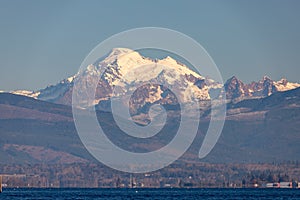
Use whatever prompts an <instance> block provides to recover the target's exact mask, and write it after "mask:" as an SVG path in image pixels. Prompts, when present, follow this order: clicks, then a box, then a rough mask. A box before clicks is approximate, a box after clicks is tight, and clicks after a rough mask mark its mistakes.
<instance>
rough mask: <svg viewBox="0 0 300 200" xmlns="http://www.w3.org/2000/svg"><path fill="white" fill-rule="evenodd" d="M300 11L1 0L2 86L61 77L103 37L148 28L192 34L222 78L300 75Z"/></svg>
mask: <svg viewBox="0 0 300 200" xmlns="http://www.w3.org/2000/svg"><path fill="white" fill-rule="evenodd" d="M299 10H300V1H298V0H294V1H292V0H290V1H289V0H286V1H282V0H278V1H277V0H265V1H262V0H251V1H250V0H244V1H243V0H222V1H221V0H220V1H216V0H214V1H211V0H209V1H197V0H195V1H188V0H182V1H174V0H170V1H166V0H165V1H162V0H156V1H155V0H151V1H143V0H137V1H133V0H127V1H123V0H119V1H112V0H109V1H108V0H107V1H100V0H97V1H89V0H87V1H84V0H82V1H74V0H70V1H60V0H51V1H50V0H43V1H40V0H35V1H33V0H26V1H24V0H18V1H16V0H0V36H1V37H0V70H1V72H0V90H14V89H30V90H36V89H39V88H44V87H46V86H47V85H49V84H54V83H57V82H58V81H60V80H62V79H63V78H66V77H68V76H71V75H73V74H75V73H76V72H77V71H78V68H79V66H80V64H81V62H82V61H83V59H84V58H85V56H86V55H87V54H88V53H89V52H90V51H91V50H92V49H93V48H94V47H95V46H96V45H97V44H98V43H99V42H101V41H103V40H104V39H106V38H108V37H109V36H111V35H113V34H116V33H118V32H121V31H124V30H127V29H131V28H137V27H144V26H159V27H165V28H170V29H174V30H177V31H180V32H182V33H185V34H187V35H189V36H190V37H192V38H194V39H195V40H197V41H198V42H199V43H200V44H202V45H203V46H204V47H205V48H206V50H207V51H208V53H209V54H210V55H211V56H212V58H213V59H214V61H215V62H216V64H217V65H218V67H219V69H220V71H221V73H222V75H223V78H224V79H227V78H229V77H231V76H233V75H237V76H238V77H239V78H240V79H242V80H243V81H246V82H249V81H250V80H258V79H260V78H261V77H262V76H263V75H269V76H270V77H271V78H273V79H280V78H281V77H287V78H288V79H289V80H291V81H300V78H299V74H300V73H299V72H300V20H299V19H300V12H299Z"/></svg>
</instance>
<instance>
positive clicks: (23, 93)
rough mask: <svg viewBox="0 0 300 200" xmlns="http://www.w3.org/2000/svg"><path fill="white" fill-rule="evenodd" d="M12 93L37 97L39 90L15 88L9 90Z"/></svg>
mask: <svg viewBox="0 0 300 200" xmlns="http://www.w3.org/2000/svg"><path fill="white" fill-rule="evenodd" d="M11 93H12V94H16V95H22V96H27V97H32V98H35V99H36V98H37V97H38V96H39V94H40V93H39V92H34V91H29V90H15V91H12V92H11Z"/></svg>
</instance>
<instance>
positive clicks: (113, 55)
mask: <svg viewBox="0 0 300 200" xmlns="http://www.w3.org/2000/svg"><path fill="white" fill-rule="evenodd" d="M132 52H135V51H133V50H131V49H127V48H114V49H112V51H111V52H110V53H109V55H108V56H107V57H106V58H105V59H104V60H103V62H104V63H107V64H111V63H113V62H115V61H116V60H118V59H119V58H120V57H122V56H124V55H128V54H130V53H132Z"/></svg>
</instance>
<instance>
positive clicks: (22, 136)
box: [0, 48, 300, 163]
mask: <svg viewBox="0 0 300 200" xmlns="http://www.w3.org/2000/svg"><path fill="white" fill-rule="evenodd" d="M106 67H107V70H106V71H104V73H103V76H102V77H100V80H99V82H97V83H96V82H95V81H96V80H97V79H98V78H99V76H100V73H101V72H102V71H103V69H105V68H106ZM75 82H76V83H78V85H79V86H80V91H82V93H81V94H80V95H81V96H82V97H83V98H82V102H83V103H86V102H84V99H85V98H86V93H85V91H87V90H88V88H89V86H90V85H91V84H96V85H97V89H96V95H95V98H94V97H92V98H93V99H94V101H93V102H88V103H86V104H87V105H86V106H87V107H88V108H89V107H90V106H96V108H97V116H98V121H99V123H100V125H101V127H102V128H103V130H107V131H108V133H109V134H107V137H109V138H110V139H111V140H113V141H114V143H115V144H117V145H118V146H120V147H122V148H124V149H127V150H132V151H137V152H149V151H153V150H156V149H159V148H161V147H162V146H164V145H166V144H168V142H169V141H170V140H171V139H172V138H173V137H174V134H176V130H177V129H178V125H179V124H180V116H179V115H180V107H178V99H177V98H176V97H175V95H174V93H173V92H172V91H176V92H177V93H178V94H179V95H178V98H180V100H181V101H183V102H185V103H189V102H191V101H194V100H200V103H202V104H201V105H203V106H202V107H201V113H202V115H201V120H200V125H199V130H198V135H197V137H196V140H195V142H194V144H193V145H192V147H191V148H190V151H189V152H187V153H186V154H185V155H184V156H183V158H182V159H183V160H190V161H191V160H192V161H195V160H196V161H197V160H198V157H197V155H198V151H199V147H200V146H201V144H202V140H203V137H204V135H205V133H206V129H207V127H208V125H209V122H210V113H211V111H210V104H209V102H210V101H209V100H210V99H212V98H213V96H212V91H214V90H220V89H221V88H222V87H223V86H222V85H221V84H219V83H217V82H215V81H214V80H211V79H209V78H207V77H203V76H201V75H199V74H197V73H195V72H194V71H192V70H190V69H189V68H188V67H187V66H185V65H183V64H182V63H179V62H178V61H176V60H174V59H173V58H171V57H166V58H164V59H161V60H158V59H156V60H153V59H150V58H146V57H143V56H141V55H140V54H139V53H138V52H136V51H132V50H130V49H124V48H121V49H120V48H118V49H113V50H112V52H110V54H109V55H108V56H107V57H105V58H104V59H101V60H99V61H97V62H96V63H94V64H91V65H89V66H87V68H86V69H84V70H81V71H79V72H78V73H77V74H75V75H74V76H72V77H69V78H67V79H65V80H62V81H61V82H60V83H58V84H56V85H52V86H48V87H46V88H45V89H41V90H39V91H36V92H32V91H25V90H22V91H13V92H11V93H5V92H0V133H1V138H0V160H1V162H3V163H15V162H21V163H24V162H25V163H32V162H33V163H35V162H41V163H73V162H89V161H91V160H93V158H92V156H91V155H90V154H89V153H88V152H87V151H86V149H85V148H84V146H83V145H82V143H81V141H80V139H79V137H78V135H77V133H76V129H75V125H74V122H73V116H72V109H71V104H72V90H73V87H74V83H75ZM144 82H146V84H144V85H142V83H144ZM158 83H163V85H164V86H162V85H161V84H158ZM134 85H140V86H139V87H138V88H137V89H136V90H135V91H133V86H134ZM187 86H189V88H190V89H189V90H186V89H185V88H186V87H187ZM299 87H300V84H298V83H291V82H288V81H287V80H286V79H282V80H280V81H273V80H271V79H270V78H268V77H263V79H262V80H260V81H258V82H252V83H249V84H247V83H243V82H242V81H241V80H239V79H238V78H237V77H232V78H231V79H229V80H228V81H226V83H225V84H224V89H225V91H226V97H227V99H228V101H227V108H228V110H227V116H226V122H225V126H224V130H223V133H222V135H221V138H220V140H219V142H218V144H217V145H216V147H215V148H214V150H213V151H212V153H211V154H209V156H208V157H207V158H205V160H206V161H209V162H272V161H282V160H297V159H298V153H299V150H300V149H299V141H300V138H299V134H298V133H299V132H300V124H299V121H300V88H299ZM113 88H115V91H114V93H113ZM132 92H133V94H132V96H131V93H132ZM221 94H222V93H221ZM111 98H119V99H121V100H124V102H125V101H126V100H128V98H130V102H129V109H130V114H131V115H132V118H133V119H134V120H135V121H136V122H137V123H139V124H142V125H143V124H145V123H146V124H147V123H149V119H148V118H147V116H146V114H147V113H148V111H149V107H150V106H151V105H153V104H160V105H164V106H165V108H170V109H169V110H168V109H167V110H168V117H169V119H168V120H167V123H166V125H165V126H164V128H163V129H162V131H161V132H160V133H159V134H158V136H162V137H161V138H156V137H154V138H153V140H152V141H150V140H148V139H146V140H137V139H135V138H132V137H129V136H128V135H127V134H124V133H123V132H122V130H121V129H120V128H118V126H117V124H116V122H115V121H114V118H113V116H112V113H111V112H110V99H111ZM191 112H193V111H192V110H191ZM188 114H189V113H188ZM158 136H157V137H158Z"/></svg>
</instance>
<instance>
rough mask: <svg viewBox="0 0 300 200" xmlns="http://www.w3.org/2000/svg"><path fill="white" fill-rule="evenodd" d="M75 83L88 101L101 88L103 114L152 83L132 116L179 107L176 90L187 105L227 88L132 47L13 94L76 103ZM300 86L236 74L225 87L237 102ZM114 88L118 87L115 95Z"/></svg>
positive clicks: (136, 100) (135, 100)
mask: <svg viewBox="0 0 300 200" xmlns="http://www.w3.org/2000/svg"><path fill="white" fill-rule="evenodd" d="M106 68H107V69H106ZM103 69H106V71H105V72H104V73H103V75H102V77H101V78H100V80H99V82H98V83H95V80H96V79H97V78H99V76H100V73H101V72H102V71H103ZM75 81H77V83H78V85H80V87H81V91H83V93H82V94H81V95H82V96H83V98H86V97H85V96H86V93H84V91H86V90H87V89H88V88H89V87H90V85H91V84H98V87H97V90H96V96H95V100H94V101H93V102H91V103H90V104H91V105H89V106H94V105H97V108H98V109H102V110H109V108H108V106H107V105H108V104H109V102H110V99H111V98H112V97H114V98H122V99H124V101H126V99H128V98H129V97H130V96H131V92H132V89H133V86H134V85H139V84H141V83H144V82H147V83H148V84H144V85H143V86H141V87H139V88H137V90H136V91H135V92H134V93H133V95H132V97H131V99H133V100H132V102H131V105H130V109H131V113H139V112H140V111H142V110H145V109H146V108H145V107H148V106H149V105H152V104H155V103H159V104H167V105H176V104H177V103H178V99H176V97H175V95H174V93H172V92H171V91H172V90H176V91H177V92H178V94H179V95H178V98H180V100H181V101H182V102H186V103H188V102H190V101H194V100H202V101H203V100H204V101H205V100H210V99H211V98H212V97H211V93H212V92H211V91H214V90H219V89H221V88H222V87H223V86H222V85H221V84H219V83H217V82H215V81H214V80H211V79H209V78H206V77H203V76H201V75H199V74H197V73H196V72H194V71H192V70H191V69H189V68H188V67H187V66H185V65H184V64H182V63H180V62H178V61H176V60H175V59H173V58H171V57H166V58H164V59H161V60H159V59H155V60H154V59H150V58H146V57H144V56H142V55H140V54H139V53H138V52H136V51H133V50H130V49H126V48H116V49H113V50H112V51H111V52H110V54H108V56H107V57H105V58H103V59H100V60H99V61H97V62H96V63H94V64H91V65H89V66H88V67H87V68H86V69H85V70H82V71H80V72H79V73H77V74H75V75H74V76H72V77H69V78H67V79H65V80H62V81H61V82H59V83H58V84H56V85H51V86H48V87H46V88H45V89H41V90H39V91H36V92H33V91H13V92H12V93H13V94H19V95H24V96H28V97H33V98H36V99H39V100H43V101H48V102H53V103H57V104H64V105H71V104H72V90H73V87H74V82H75ZM157 83H159V84H157ZM162 84H163V85H164V86H162ZM187 86H189V87H188V88H189V89H188V90H186V87H187ZM297 87H300V84H299V83H291V82H288V81H287V80H286V79H282V80H280V81H273V80H271V79H270V78H268V77H263V79H262V80H260V81H258V82H252V83H249V84H245V83H243V82H242V81H241V80H239V79H238V78H237V77H235V76H234V77H232V78H230V79H229V80H227V81H226V83H225V84H224V89H225V91H226V97H227V99H228V100H235V101H236V100H238V101H240V100H243V99H249V98H263V97H267V96H270V95H271V94H273V93H276V92H280V91H288V90H291V89H295V88H297ZM113 89H115V90H114V92H113ZM83 101H84V100H83Z"/></svg>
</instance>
